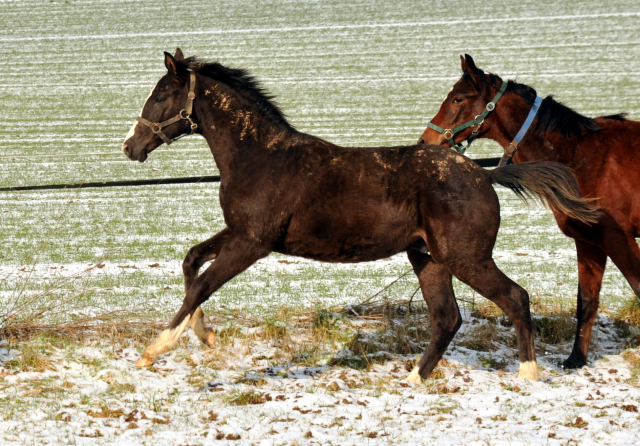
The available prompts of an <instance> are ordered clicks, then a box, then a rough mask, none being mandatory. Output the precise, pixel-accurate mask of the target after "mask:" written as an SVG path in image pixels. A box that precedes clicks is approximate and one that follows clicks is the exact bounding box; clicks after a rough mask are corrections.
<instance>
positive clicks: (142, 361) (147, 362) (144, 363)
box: [136, 355, 153, 367]
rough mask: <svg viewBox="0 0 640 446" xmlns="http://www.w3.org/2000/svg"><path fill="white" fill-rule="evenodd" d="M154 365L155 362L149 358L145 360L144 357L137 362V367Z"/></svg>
mask: <svg viewBox="0 0 640 446" xmlns="http://www.w3.org/2000/svg"><path fill="white" fill-rule="evenodd" d="M152 365H153V361H152V360H151V359H149V358H145V357H144V355H143V356H142V358H140V359H138V362H136V367H150V366H152Z"/></svg>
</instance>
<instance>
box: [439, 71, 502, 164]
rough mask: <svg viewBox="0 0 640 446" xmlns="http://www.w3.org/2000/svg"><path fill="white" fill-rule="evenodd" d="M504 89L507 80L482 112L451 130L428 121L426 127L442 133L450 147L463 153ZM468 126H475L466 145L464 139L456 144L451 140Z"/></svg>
mask: <svg viewBox="0 0 640 446" xmlns="http://www.w3.org/2000/svg"><path fill="white" fill-rule="evenodd" d="M506 89H507V82H503V83H502V86H500V90H498V93H496V95H495V96H494V97H493V99H492V100H491V102H489V103H488V104H487V106H486V107H485V108H484V110H483V111H482V113H480V114H479V115H478V116H476V117H475V118H474V119H472V120H471V121H468V122H465V123H464V124H461V125H459V126H458V127H456V128H454V129H453V130H452V129H443V128H442V127H440V126H437V125H435V124H434V123H433V122H429V124H427V127H428V128H430V129H433V130H435V131H436V132H438V133H441V134H443V135H444V137H445V138H446V139H447V142H448V143H449V145H450V146H451V148H452V149H454V150H455V151H457V152H458V153H464V152H466V151H467V149H468V148H469V146H470V145H471V142H472V141H473V140H474V139H476V137H477V136H478V132H479V131H480V127H481V126H482V123H483V122H484V118H486V117H487V115H488V114H489V113H491V112H492V111H493V110H495V108H496V103H497V102H498V101H499V100H500V98H501V97H502V95H503V94H504V92H505V90H506ZM469 127H475V128H474V129H473V132H472V133H471V135H469V137H468V138H467V145H466V146H465V145H463V144H462V143H463V142H464V141H461V142H460V143H458V144H456V143H455V141H454V140H453V136H454V135H455V134H456V133H458V132H461V131H463V130H465V129H468V128H469Z"/></svg>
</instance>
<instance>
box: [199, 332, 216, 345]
mask: <svg viewBox="0 0 640 446" xmlns="http://www.w3.org/2000/svg"><path fill="white" fill-rule="evenodd" d="M202 342H203V344H204V345H206V346H207V347H209V348H213V347H214V346H215V345H216V335H215V333H214V332H213V331H210V332H209V334H208V335H207V338H206V339H205V340H204V341H202Z"/></svg>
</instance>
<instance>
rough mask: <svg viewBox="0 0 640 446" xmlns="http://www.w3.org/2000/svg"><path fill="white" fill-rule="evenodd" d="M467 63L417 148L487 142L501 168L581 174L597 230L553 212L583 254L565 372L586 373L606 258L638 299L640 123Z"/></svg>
mask: <svg viewBox="0 0 640 446" xmlns="http://www.w3.org/2000/svg"><path fill="white" fill-rule="evenodd" d="M461 63H462V73H463V74H462V77H461V78H460V80H458V82H456V84H455V85H454V86H453V88H452V89H451V92H450V93H449V94H448V95H447V97H446V99H445V101H444V102H443V103H442V105H441V106H440V110H439V111H438V113H437V114H436V115H435V117H434V118H433V119H432V121H431V122H430V123H429V126H428V127H427V129H426V130H425V131H424V133H423V135H422V137H421V138H420V140H419V142H426V143H429V144H441V145H444V146H450V145H452V146H454V147H456V148H458V150H460V149H461V148H463V147H464V146H463V145H462V143H463V142H464V141H465V140H469V138H470V139H471V140H473V139H474V138H475V137H478V138H489V139H493V140H494V141H497V142H498V143H499V144H500V145H501V146H502V147H503V148H504V149H505V153H504V155H503V157H502V164H504V163H506V162H507V161H509V159H510V158H513V162H514V163H516V164H519V163H528V162H531V161H555V162H558V163H562V164H563V165H565V166H567V167H569V168H570V169H571V170H572V171H573V172H574V173H575V175H576V177H577V179H578V184H579V185H580V190H581V192H582V194H583V195H584V196H585V197H591V199H592V200H591V201H592V202H593V203H594V204H595V205H597V206H599V207H600V208H601V209H602V211H603V212H602V215H601V217H600V218H599V219H598V221H597V223H596V224H590V225H588V224H584V222H582V221H579V220H576V219H575V218H573V217H571V216H569V215H567V214H565V213H564V212H562V211H561V210H560V209H554V215H555V218H556V221H557V223H558V226H559V227H560V230H561V231H562V232H563V233H564V234H565V235H567V236H569V237H572V238H573V239H574V240H575V244H576V250H577V255H578V305H577V312H576V319H577V327H576V337H575V342H574V346H573V350H572V352H571V354H570V355H569V357H568V358H567V359H566V360H565V361H564V367H566V368H579V367H582V366H584V365H585V364H586V363H587V353H588V351H589V342H590V340H591V331H592V327H593V323H594V321H595V317H596V314H597V311H598V305H599V301H600V288H601V286H602V276H603V274H604V270H605V265H606V261H607V257H608V258H610V259H611V260H612V261H613V263H614V264H615V265H616V266H617V267H618V269H619V270H620V272H621V273H622V274H623V275H624V277H625V279H626V280H627V281H628V282H629V285H630V286H631V289H632V290H633V292H634V293H635V295H636V296H637V297H638V298H640V249H639V248H638V243H637V242H636V240H635V239H636V238H637V237H639V236H640V194H639V193H638V191H639V190H640V175H638V172H639V171H640V122H637V121H631V120H628V119H626V118H625V116H624V115H623V114H618V115H611V116H602V117H599V118H588V117H586V116H583V115H581V114H579V113H576V112H575V111H573V110H571V109H570V108H568V107H566V106H565V105H563V104H561V103H559V102H557V101H556V100H555V99H554V98H553V97H552V96H548V97H546V98H545V99H542V98H541V97H538V96H537V94H536V91H535V90H534V89H533V88H531V87H529V86H527V85H523V84H518V83H516V82H514V81H504V80H502V79H501V78H500V77H498V76H496V75H494V74H488V73H485V72H483V71H482V70H480V69H479V68H477V67H476V65H475V63H474V61H473V59H472V58H471V56H469V55H465V56H464V57H462V56H461ZM502 93H503V94H502ZM488 104H493V105H488ZM488 108H491V111H490V112H488V113H487V112H485V110H487V109H488ZM483 114H484V116H481V115H483ZM479 116H481V118H482V119H476V117H479ZM465 126H466V127H465ZM463 127H464V128H463ZM458 129H459V130H458ZM445 133H446V134H445Z"/></svg>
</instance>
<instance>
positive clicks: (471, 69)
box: [460, 54, 480, 83]
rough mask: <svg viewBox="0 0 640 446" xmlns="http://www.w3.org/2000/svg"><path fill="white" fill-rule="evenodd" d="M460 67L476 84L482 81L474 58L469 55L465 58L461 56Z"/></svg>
mask: <svg viewBox="0 0 640 446" xmlns="http://www.w3.org/2000/svg"><path fill="white" fill-rule="evenodd" d="M460 65H461V67H462V71H464V72H465V73H468V74H469V76H471V80H473V82H474V83H478V82H479V81H480V73H478V67H476V64H475V62H474V61H473V57H471V56H469V55H468V54H465V55H464V57H462V56H460Z"/></svg>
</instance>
